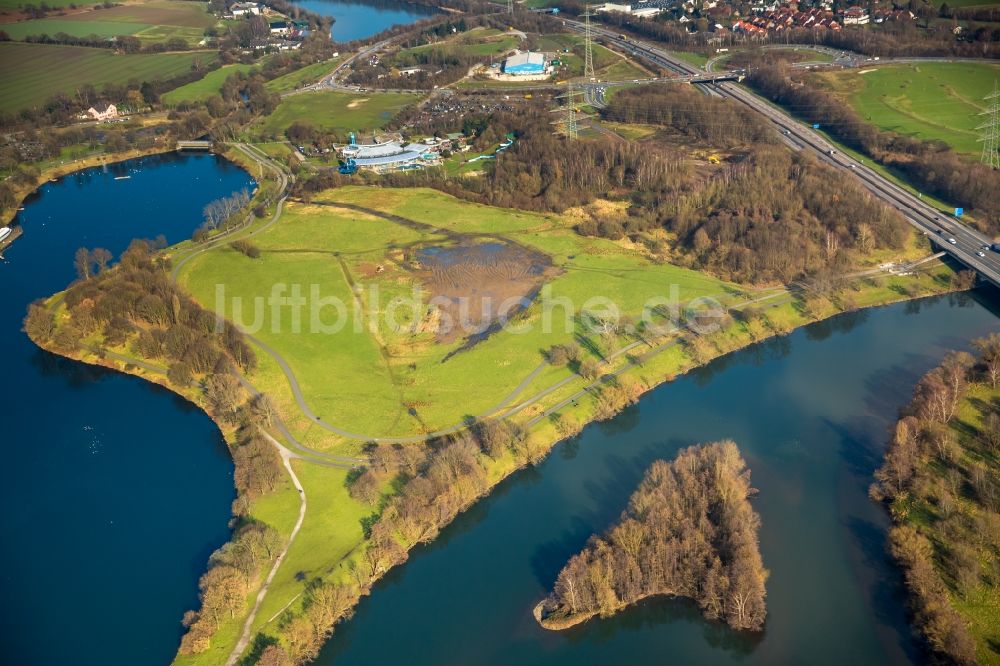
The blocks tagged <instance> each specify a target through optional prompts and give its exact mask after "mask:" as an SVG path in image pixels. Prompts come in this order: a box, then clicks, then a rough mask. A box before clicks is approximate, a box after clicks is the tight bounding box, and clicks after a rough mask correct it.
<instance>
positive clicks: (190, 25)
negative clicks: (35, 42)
mask: <svg viewBox="0 0 1000 666" xmlns="http://www.w3.org/2000/svg"><path fill="white" fill-rule="evenodd" d="M23 4H28V3H23ZM215 25H221V22H220V21H218V20H217V19H216V18H215V16H213V15H212V14H210V13H209V12H208V3H206V2H191V1H189V0H146V1H144V2H130V3H128V4H121V5H117V6H115V7H110V8H108V9H92V10H86V11H75V12H72V13H69V14H65V15H63V16H52V17H47V18H41V19H32V20H29V21H19V22H17V23H6V24H2V27H0V29H2V30H4V32H6V33H7V34H8V35H10V38H11V39H13V40H23V39H25V38H26V37H29V36H32V35H49V36H50V37H51V36H55V35H56V34H58V33H65V34H67V35H69V36H71V37H90V36H92V35H96V36H97V37H118V36H125V35H130V36H135V37H138V38H139V39H140V40H142V41H143V42H165V41H167V40H168V39H175V38H176V39H183V40H184V41H185V42H187V43H188V44H189V45H191V46H194V45H196V44H197V43H198V42H199V41H201V40H202V39H203V37H204V33H205V29H206V28H210V27H212V26H215Z"/></svg>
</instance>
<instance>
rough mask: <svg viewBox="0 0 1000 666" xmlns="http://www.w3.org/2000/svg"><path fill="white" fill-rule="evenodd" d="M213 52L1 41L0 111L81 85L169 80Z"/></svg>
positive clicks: (28, 104)
mask: <svg viewBox="0 0 1000 666" xmlns="http://www.w3.org/2000/svg"><path fill="white" fill-rule="evenodd" d="M217 58H218V54H217V53H214V52H207V51H201V52H192V53H138V54H133V55H118V54H115V53H114V51H111V50H110V49H97V48H88V47H83V46H57V45H52V44H23V43H18V42H3V43H0V73H2V76H0V110H3V111H16V110H18V109H23V108H27V107H32V106H37V105H39V104H42V103H44V102H45V101H46V100H47V99H49V98H50V97H52V95H54V94H56V93H59V92H63V93H67V94H72V93H73V91H74V90H76V89H77V88H78V87H79V86H80V85H82V84H84V83H91V84H93V85H94V86H96V87H98V88H100V87H101V86H102V85H104V84H105V83H116V84H123V83H127V82H128V81H129V80H130V79H138V80H139V81H143V80H148V79H168V78H171V77H174V76H177V75H179V74H183V73H185V72H188V71H190V69H191V65H192V64H193V63H195V62H200V63H202V64H203V65H207V64H209V63H211V62H214V61H215V60H216V59H217Z"/></svg>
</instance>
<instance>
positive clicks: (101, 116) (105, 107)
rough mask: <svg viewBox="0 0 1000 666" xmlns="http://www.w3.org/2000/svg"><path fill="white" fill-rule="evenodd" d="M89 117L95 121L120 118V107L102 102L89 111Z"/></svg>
mask: <svg viewBox="0 0 1000 666" xmlns="http://www.w3.org/2000/svg"><path fill="white" fill-rule="evenodd" d="M87 116H89V117H90V118H93V119H94V120H107V119H109V118H117V117H118V107H117V106H115V105H114V104H112V103H110V102H101V103H99V104H95V105H94V106H92V107H90V108H89V109H87Z"/></svg>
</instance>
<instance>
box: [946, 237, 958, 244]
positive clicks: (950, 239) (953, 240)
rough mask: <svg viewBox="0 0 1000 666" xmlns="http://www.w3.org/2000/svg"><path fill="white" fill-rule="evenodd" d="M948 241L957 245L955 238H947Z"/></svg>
mask: <svg viewBox="0 0 1000 666" xmlns="http://www.w3.org/2000/svg"><path fill="white" fill-rule="evenodd" d="M948 242H949V243H951V244H952V245H958V241H957V240H955V239H954V238H949V239H948Z"/></svg>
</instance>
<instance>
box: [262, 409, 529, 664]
mask: <svg viewBox="0 0 1000 666" xmlns="http://www.w3.org/2000/svg"><path fill="white" fill-rule="evenodd" d="M365 453H366V455H367V456H368V457H369V459H370V464H369V465H368V466H366V467H365V468H364V469H363V470H359V471H357V472H356V473H354V474H351V475H350V476H349V477H348V490H349V491H350V493H351V496H352V497H354V498H355V499H356V500H358V501H359V502H361V503H362V504H363V505H364V506H366V507H367V508H368V510H369V514H368V515H367V516H365V517H364V518H363V519H362V528H363V530H364V535H365V539H366V540H365V542H364V543H363V544H362V545H361V546H359V548H358V550H357V551H356V552H355V553H352V555H351V556H350V557H349V558H348V559H347V569H348V573H349V575H348V576H347V577H346V578H345V579H343V580H342V581H340V582H338V583H329V582H323V581H322V580H320V579H316V580H313V581H310V582H309V584H308V586H307V591H306V601H305V603H304V604H303V606H302V608H301V609H300V610H298V611H292V610H290V611H287V612H286V613H284V614H283V616H282V617H281V618H279V620H278V622H277V623H276V624H277V627H276V628H275V629H274V630H272V631H271V633H270V634H269V635H266V636H264V637H262V638H261V639H260V640H259V645H260V646H261V647H260V650H259V651H258V652H257V654H256V661H255V662H254V663H256V664H259V665H268V666H273V665H275V664H280V665H282V666H289V665H291V664H302V663H305V662H307V661H310V660H312V659H314V658H315V657H316V656H317V655H318V654H319V651H320V648H321V647H322V646H323V643H324V642H325V641H326V640H327V639H328V638H329V637H330V636H331V635H332V633H333V630H334V627H335V625H336V624H337V623H338V622H341V621H343V620H345V619H347V618H348V617H350V614H351V613H352V612H353V607H354V605H355V604H356V603H357V602H358V600H359V599H360V597H361V596H363V595H367V594H369V593H370V591H371V588H372V585H374V583H375V582H376V581H377V580H378V579H379V578H381V577H382V576H383V575H384V574H385V573H386V572H387V571H388V570H389V569H391V568H392V567H393V566H396V565H398V564H401V563H403V562H405V561H406V559H407V557H408V555H407V551H408V550H409V549H410V548H412V547H413V546H414V545H416V544H419V543H426V542H428V541H431V540H432V539H434V538H435V537H436V536H437V534H438V532H439V531H440V530H441V529H442V528H443V527H444V526H445V525H447V524H448V523H450V522H451V521H452V520H453V519H454V518H455V516H457V515H458V514H459V513H460V512H461V511H463V510H465V509H467V508H468V507H469V506H471V505H472V504H473V503H475V502H476V501H477V500H478V499H480V498H481V497H483V496H484V495H485V494H486V493H487V492H488V490H489V488H490V485H491V483H490V478H489V475H488V472H487V470H488V469H489V466H490V465H491V464H492V463H493V462H494V461H497V460H500V459H510V460H513V461H514V463H515V464H516V465H519V466H521V465H528V464H533V463H534V462H537V461H538V460H539V459H540V458H541V457H542V456H543V455H544V451H543V450H541V449H540V448H538V446H537V445H536V444H534V443H533V442H531V441H530V440H529V438H528V437H527V436H526V433H525V432H524V431H523V430H522V429H521V428H520V427H519V426H517V425H516V424H513V423H511V422H509V421H506V420H489V421H481V422H477V423H474V424H472V425H471V427H470V428H468V429H466V430H463V431H461V432H459V433H456V434H454V435H449V436H446V437H442V438H438V439H434V440H431V441H430V442H428V443H427V444H425V445H409V446H407V445H401V444H376V443H371V444H369V445H367V446H366V447H365ZM317 591H318V592H317Z"/></svg>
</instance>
